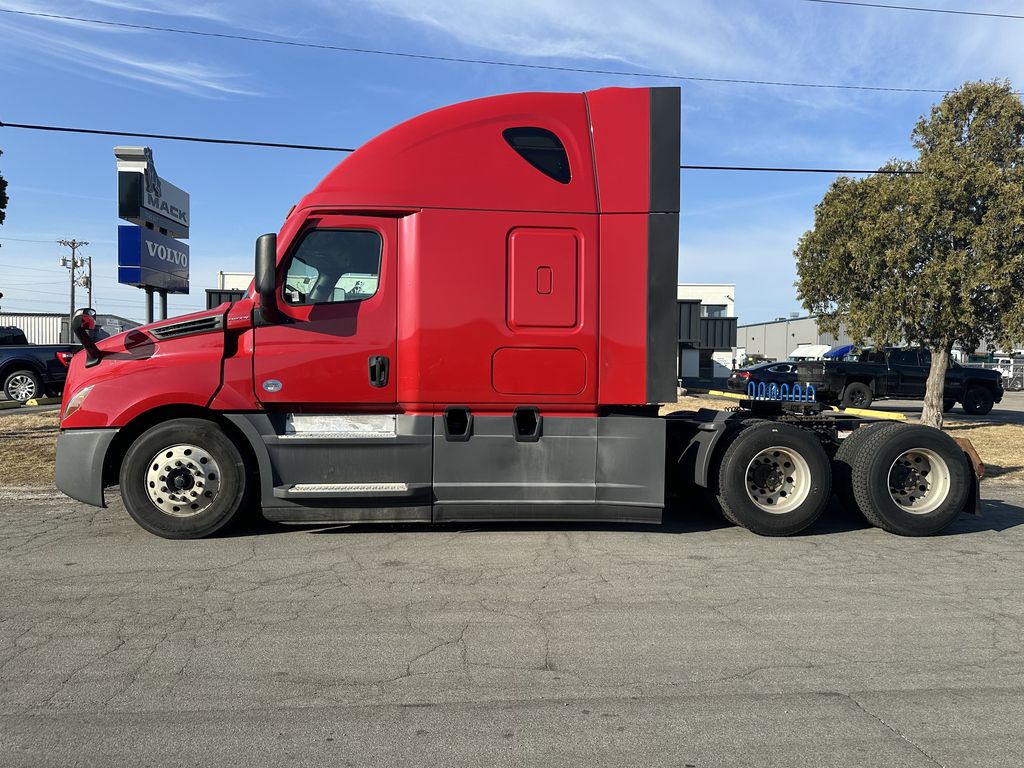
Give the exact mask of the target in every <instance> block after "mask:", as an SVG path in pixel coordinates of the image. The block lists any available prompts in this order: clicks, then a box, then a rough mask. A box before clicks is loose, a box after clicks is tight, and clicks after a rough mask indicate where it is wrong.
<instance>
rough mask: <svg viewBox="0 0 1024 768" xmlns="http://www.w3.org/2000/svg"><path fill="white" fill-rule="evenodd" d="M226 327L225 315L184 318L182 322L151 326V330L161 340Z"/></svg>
mask: <svg viewBox="0 0 1024 768" xmlns="http://www.w3.org/2000/svg"><path fill="white" fill-rule="evenodd" d="M223 327H224V316H223V315H213V316H212V317H200V318H198V319H196V320H182V321H181V322H180V323H169V324H168V325H161V326H160V327H158V328H150V329H149V332H150V333H151V334H153V336H154V337H156V338H157V339H158V340H159V341H163V340H164V339H175V338H177V337H178V336H191V335H193V334H196V333H209V332H210V331H219V330H220V329H221V328H223Z"/></svg>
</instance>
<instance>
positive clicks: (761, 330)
mask: <svg viewBox="0 0 1024 768" xmlns="http://www.w3.org/2000/svg"><path fill="white" fill-rule="evenodd" d="M802 344H828V345H829V346H836V345H839V344H853V339H852V338H851V337H850V334H849V333H847V331H846V327H845V326H842V327H840V329H839V334H838V335H836V336H833V335H832V334H830V333H822V332H821V331H820V330H819V329H818V318H817V317H816V316H814V315H811V316H809V317H779V318H776V319H775V320H771V321H770V322H767V323H755V324H753V325H741V326H739V327H737V329H736V346H737V347H738V348H739V349H742V350H744V351H745V352H746V354H747V356H748V357H750V356H752V355H757V356H760V357H763V358H765V359H766V360H785V359H786V358H788V357H789V356H790V355H791V354H792V353H793V351H794V350H795V349H796V348H797V347H799V346H800V345H802Z"/></svg>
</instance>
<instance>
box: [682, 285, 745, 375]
mask: <svg viewBox="0 0 1024 768" xmlns="http://www.w3.org/2000/svg"><path fill="white" fill-rule="evenodd" d="M676 299H677V300H678V302H679V361H678V362H679V379H680V380H681V381H682V382H683V383H690V384H710V385H714V386H720V385H721V382H722V381H724V380H725V379H727V378H728V377H729V374H730V373H731V372H732V369H733V368H734V367H735V366H736V362H737V361H736V349H735V347H736V343H737V342H736V285H735V283H679V284H677V285H676ZM716 382H717V383H716Z"/></svg>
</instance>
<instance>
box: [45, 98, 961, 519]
mask: <svg viewBox="0 0 1024 768" xmlns="http://www.w3.org/2000/svg"><path fill="white" fill-rule="evenodd" d="M679 98H680V97H679V90H678V89H676V88H608V89H602V90H597V91H590V92H587V93H575V94H568V93H526V94H513V95H505V96H496V97H493V98H484V99H479V100H475V101H470V102H467V103H463V104H456V105H454V106H450V107H446V108H443V109H438V110H436V111H433V112H429V113H427V114H424V115H421V116H419V117H416V118H413V119H411V120H409V121H407V122H405V123H402V124H400V125H398V126H396V127H394V128H392V129H391V130H389V131H387V132H385V133H383V134H381V135H380V136H378V137H376V138H374V139H373V140H371V141H369V142H368V143H367V144H365V145H364V146H362V147H361V148H359V149H358V150H357V151H355V152H354V153H353V154H351V155H350V156H349V157H347V158H346V159H345V160H344V161H343V162H341V163H340V164H339V165H338V166H337V167H336V168H335V169H334V170H333V171H331V172H330V173H329V174H328V175H327V176H326V177H325V178H324V179H323V181H321V182H320V184H319V185H318V186H317V187H316V188H315V189H314V190H313V191H312V192H310V193H309V194H308V195H306V197H304V198H303V199H302V200H301V201H300V202H299V203H298V204H297V205H296V206H295V207H294V208H293V209H292V210H291V212H290V213H289V214H288V216H287V218H286V220H285V223H284V226H283V227H282V229H281V231H280V233H279V234H277V235H273V234H269V235H263V236H262V237H260V238H259V239H258V241H257V244H256V278H255V281H254V284H253V287H252V288H251V289H250V292H249V294H248V295H247V296H246V297H245V298H243V299H241V300H240V301H237V302H234V303H233V304H224V305H221V306H219V307H217V308H216V309H213V310H210V311H207V312H199V313H196V314H192V315H186V316H183V317H179V318H175V319H171V320H167V321H161V322H157V323H153V324H150V325H146V326H143V327H140V328H137V329H135V330H132V331H129V332H127V333H124V334H121V335H119V336H115V337H112V338H108V339H104V340H103V341H99V342H95V341H94V340H93V339H92V337H91V335H90V327H91V325H92V320H91V310H82V311H80V313H79V316H78V318H77V319H76V321H75V326H76V333H77V334H78V335H79V338H80V339H81V340H82V341H83V344H85V346H86V350H85V351H84V352H83V353H80V354H78V355H76V356H75V358H74V360H73V361H72V363H71V365H70V370H69V373H68V379H67V385H66V387H65V390H64V400H63V404H62V418H61V431H60V437H59V440H58V451H57V471H56V480H57V485H58V487H59V488H60V489H61V490H62V491H63V492H64V493H66V494H67V495H69V496H71V497H73V498H75V499H79V500H81V501H84V502H87V503H89V504H94V505H97V506H104V505H105V497H104V492H105V491H104V489H105V488H107V487H109V486H113V485H119V486H120V493H121V497H122V499H123V501H124V505H125V507H126V508H127V510H128V512H129V514H131V516H132V517H133V518H134V519H135V520H136V521H137V522H138V523H139V524H140V525H141V526H142V527H144V528H145V529H147V530H149V531H151V532H153V533H155V534H158V535H160V536H165V537H169V538H192V537H200V536H206V535H209V534H212V533H214V532H215V531H217V530H219V529H221V528H222V527H223V526H225V525H227V524H228V523H230V522H231V521H232V520H233V519H235V518H237V517H238V516H239V515H240V514H241V513H242V512H243V511H244V510H246V509H253V508H257V507H258V508H259V509H261V510H262V513H263V515H264V516H265V517H267V518H268V519H270V520H276V521H281V522H291V523H310V522H315V523H351V522H383V523H394V522H440V521H466V520H473V521H481V520H537V521H552V520H560V521H565V520H580V521H592V520H604V521H607V520H616V521H631V522H644V523H658V522H660V521H661V518H662V513H663V510H664V508H665V504H666V498H669V497H672V496H674V497H675V498H677V499H678V500H679V503H680V504H682V505H686V504H701V503H707V502H708V501H711V502H713V503H715V504H718V505H719V506H720V507H721V510H722V512H723V513H724V514H725V516H726V517H727V518H728V519H729V520H731V521H733V522H735V523H738V524H740V525H743V526H746V527H747V528H749V529H751V530H752V531H755V532H757V533H760V534H769V535H785V534H791V533H795V532H797V531H800V530H802V529H804V528H805V527H807V526H808V525H810V524H811V523H812V522H813V521H814V520H815V519H816V518H817V517H818V515H819V514H820V513H821V512H822V510H823V508H824V507H825V505H826V504H827V502H828V500H829V497H830V495H831V493H832V491H833V490H835V492H836V493H837V494H838V495H839V496H840V497H841V498H843V499H844V500H845V501H846V502H847V503H849V504H851V505H854V506H856V507H857V508H859V509H860V510H861V511H862V512H863V513H864V514H865V515H866V516H867V518H868V519H869V520H870V521H872V522H873V523H875V524H877V525H879V526H881V527H883V528H886V529H888V530H890V531H894V532H897V533H902V534H908V535H921V534H928V533H933V532H935V531H937V530H939V529H941V528H943V527H945V526H946V525H947V524H949V523H950V522H951V521H952V520H953V519H954V518H955V517H956V516H957V515H959V514H960V512H961V511H963V510H964V509H969V508H970V507H971V506H972V500H973V499H975V498H976V497H977V478H976V472H975V469H976V468H974V467H972V464H971V462H970V461H969V459H968V457H967V455H966V454H965V452H964V451H963V450H962V449H961V448H960V447H958V445H957V444H955V443H954V442H953V441H952V440H951V439H950V438H949V437H948V436H946V435H945V434H943V433H942V432H940V431H938V430H934V429H929V428H925V427H917V426H907V425H901V424H892V423H886V424H871V423H869V422H867V421H865V420H864V419H858V418H853V417H848V416H845V415H843V414H835V415H826V414H823V413H821V412H820V411H819V408H818V406H815V405H813V404H795V405H788V406H787V405H783V404H779V403H745V404H744V405H745V407H744V408H741V409H738V410H735V411H727V412H712V411H701V412H699V413H697V414H693V413H690V414H686V413H673V414H669V415H664V416H662V415H659V404H660V403H664V402H674V401H675V399H676V384H677V379H676V366H675V360H676V336H677V335H676V322H677V320H676V318H677V310H676V301H675V284H676V279H677V260H678V227H679V191H680V190H679V125H680V113H679Z"/></svg>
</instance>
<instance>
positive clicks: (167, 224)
mask: <svg viewBox="0 0 1024 768" xmlns="http://www.w3.org/2000/svg"><path fill="white" fill-rule="evenodd" d="M114 156H115V157H116V158H117V215H118V217H119V218H121V219H124V220H125V221H130V222H132V223H133V224H139V225H141V226H150V227H153V228H155V229H158V230H160V231H161V232H162V233H164V234H167V235H170V236H171V237H181V238H187V237H188V228H189V200H188V192H186V191H184V190H183V189H179V188H178V187H176V186H174V185H173V184H171V182H169V181H167V179H162V178H160V176H159V174H157V172H156V163H154V162H153V152H152V150H150V148H149V147H114Z"/></svg>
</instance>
